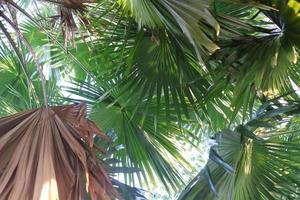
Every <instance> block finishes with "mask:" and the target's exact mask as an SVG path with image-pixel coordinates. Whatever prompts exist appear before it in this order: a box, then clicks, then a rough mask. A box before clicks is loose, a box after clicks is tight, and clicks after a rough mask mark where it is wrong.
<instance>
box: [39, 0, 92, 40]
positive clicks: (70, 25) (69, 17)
mask: <svg viewBox="0 0 300 200" xmlns="http://www.w3.org/2000/svg"><path fill="white" fill-rule="evenodd" d="M44 1H47V2H51V3H55V4H57V5H58V15H57V16H54V17H53V19H54V22H55V23H56V20H58V19H59V21H60V26H61V31H62V35H63V37H64V41H65V46H67V43H68V42H70V43H71V44H73V45H74V46H75V39H74V36H75V33H76V32H79V34H80V35H81V37H82V38H83V39H84V36H83V35H82V34H81V32H80V30H79V28H78V27H77V24H76V21H75V16H76V17H77V19H78V20H79V21H80V23H81V24H82V25H83V26H84V27H85V28H86V29H88V26H89V24H90V22H89V20H88V19H87V18H86V17H85V16H84V14H85V11H86V4H87V3H93V2H94V1H93V0H59V1H52V0H44Z"/></svg>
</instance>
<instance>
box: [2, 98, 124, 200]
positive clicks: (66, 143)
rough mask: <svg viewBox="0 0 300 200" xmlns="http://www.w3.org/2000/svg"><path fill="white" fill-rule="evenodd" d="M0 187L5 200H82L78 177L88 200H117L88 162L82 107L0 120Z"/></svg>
mask: <svg viewBox="0 0 300 200" xmlns="http://www.w3.org/2000/svg"><path fill="white" fill-rule="evenodd" d="M0 126H1V128H0V130H1V138H0V143H1V150H0V157H1V163H0V166H1V176H0V179H1V184H0V194H1V197H2V198H5V199H82V198H83V194H84V193H83V190H84V187H83V177H84V176H85V177H86V181H87V188H88V192H89V194H90V197H91V199H98V198H101V199H110V198H109V196H110V195H114V196H116V197H119V196H118V194H117V193H116V191H115V189H114V188H113V186H112V185H111V182H110V180H109V178H108V176H107V174H106V172H105V171H104V169H103V168H102V167H101V165H100V164H99V162H98V161H97V160H96V159H94V156H93V153H89V152H93V151H92V149H93V134H94V133H96V134H98V135H99V136H100V137H101V138H104V139H108V137H107V136H106V135H105V134H103V133H102V132H101V131H100V130H99V129H98V128H97V127H96V126H95V124H94V123H92V122H91V121H88V120H87V119H85V107H84V105H83V104H78V105H70V106H59V107H49V108H48V109H47V108H40V109H35V110H31V111H26V112H22V113H18V114H15V115H12V116H9V117H5V118H1V119H0Z"/></svg>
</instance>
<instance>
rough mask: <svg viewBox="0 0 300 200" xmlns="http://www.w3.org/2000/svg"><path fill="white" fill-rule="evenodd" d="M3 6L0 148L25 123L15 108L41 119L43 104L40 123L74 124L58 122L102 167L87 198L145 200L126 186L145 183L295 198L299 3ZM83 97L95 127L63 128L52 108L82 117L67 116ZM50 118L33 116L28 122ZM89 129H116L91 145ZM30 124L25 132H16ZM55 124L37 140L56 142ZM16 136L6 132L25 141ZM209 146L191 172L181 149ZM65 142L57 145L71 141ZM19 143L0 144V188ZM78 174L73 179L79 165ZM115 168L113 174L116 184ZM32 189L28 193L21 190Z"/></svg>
mask: <svg viewBox="0 0 300 200" xmlns="http://www.w3.org/2000/svg"><path fill="white" fill-rule="evenodd" d="M0 4H1V8H0V39H1V47H0V65H1V68H0V81H1V82H2V83H3V86H2V87H1V88H0V94H1V97H0V105H1V106H0V115H1V116H7V115H12V116H11V117H6V118H3V119H0V128H1V127H5V126H6V125H5V124H6V123H7V121H8V122H11V119H16V120H12V121H13V122H11V123H12V124H11V125H10V126H9V127H10V128H3V130H2V129H1V130H0V135H1V137H0V144H1V143H2V142H5V137H6V135H8V134H9V133H10V132H9V130H11V128H12V127H14V126H18V124H19V125H20V123H23V122H24V120H25V121H26V119H27V118H28V115H29V114H28V115H27V114H24V113H23V112H22V111H25V110H30V111H28V112H29V113H43V111H40V110H43V107H46V108H48V107H49V108H50V110H52V111H49V113H56V115H59V117H60V120H58V119H53V121H51V120H50V122H47V123H50V124H51V123H58V121H63V122H66V123H70V124H73V125H70V126H69V125H68V126H67V127H66V128H67V129H68V134H69V135H72V137H74V138H75V139H76V141H77V142H78V144H79V146H81V147H82V150H83V151H85V153H83V154H84V155H87V156H89V157H93V158H95V159H94V160H93V159H86V160H85V161H86V162H88V163H91V162H92V160H93V161H95V160H97V162H99V165H98V164H97V165H88V166H90V168H89V170H87V171H89V172H91V171H93V170H91V169H92V168H93V167H92V166H97V167H95V168H93V169H95V170H94V171H93V172H91V174H92V175H97V176H95V177H98V179H97V178H95V180H100V179H101V177H102V178H103V180H106V181H104V182H101V181H100V182H99V181H98V182H97V181H95V182H94V187H93V186H91V187H93V188H91V187H90V188H89V190H88V192H89V193H90V197H91V198H94V199H96V198H100V199H106V198H111V197H112V196H114V197H115V198H122V197H120V195H121V196H123V198H124V199H135V198H139V197H141V198H145V197H143V195H141V194H140V192H141V191H140V190H138V189H137V188H135V187H145V189H146V190H149V191H150V192H151V188H152V187H154V186H156V185H163V186H164V190H166V191H167V192H169V194H170V196H171V194H174V193H179V191H182V193H181V194H180V195H178V199H205V200H206V199H215V198H217V197H218V198H220V199H236V200H238V199H297V198H299V194H298V193H299V192H298V187H299V184H300V183H299V181H298V178H297V177H298V176H299V173H298V167H299V163H300V160H299V159H298V157H299V156H298V152H297V151H298V142H299V141H298V136H299V135H298V131H299V130H298V129H297V125H298V122H299V119H298V114H299V105H298V104H299V94H298V93H299V92H298V91H297V90H298V86H299V84H300V75H299V74H300V71H299V67H300V64H299V59H298V57H299V50H300V3H299V1H297V0H246V1H242V0H241V1H239V0H185V1H180V0H138V1H137V0H118V1H112V0H95V1H92V0H87V1H80V0H57V1H53V0H44V1H34V0H20V1H13V0H2V1H0ZM82 101H84V102H85V103H86V104H87V110H86V114H87V116H88V118H89V119H90V120H93V121H94V122H91V121H89V120H87V121H88V122H89V124H90V125H85V126H82V127H81V128H79V129H78V127H77V126H76V124H77V123H78V122H77V121H74V120H75V119H73V118H72V120H73V121H72V123H71V122H69V121H68V120H69V118H67V117H66V116H65V115H63V114H57V113H61V111H60V110H59V109H60V108H62V110H64V109H65V108H64V106H63V107H61V106H62V105H65V104H73V107H75V108H76V109H77V111H76V112H75V111H72V112H71V111H70V112H71V113H73V114H74V113H77V114H76V115H78V116H81V117H82V118H83V119H84V120H86V119H85V117H84V116H83V115H82V113H81V114H80V111H78V105H82V104H81V103H80V102H82ZM40 107H42V108H40ZM66 107H67V108H69V107H68V106H66ZM71 107H72V106H71ZM57 108H59V109H57ZM75 108H74V109H75ZM76 109H75V110H76ZM79 110H80V109H79ZM83 110H84V109H83ZM16 113H18V114H16ZM25 113H26V112H25ZM13 114H16V115H13ZM50 116H52V115H51V114H50ZM34 119H35V118H34ZM1 120H3V122H1ZM47 120H48V119H47ZM47 120H46V119H45V118H44V117H43V114H36V122H39V121H40V123H41V124H44V123H45V124H47V123H46V122H45V121H47ZM22 121H23V122H22ZM24 123H25V122H24ZM94 123H96V124H97V125H98V126H99V127H101V130H102V131H103V132H105V133H107V134H108V135H110V136H112V135H111V134H109V133H112V132H113V133H114V134H113V135H115V136H113V138H114V139H112V140H111V142H108V143H107V142H105V141H104V140H105V139H108V138H107V136H105V134H103V133H101V134H100V135H98V136H95V135H94V134H95V133H96V132H97V131H96V130H98V128H95V127H96V126H93V129H91V130H92V131H91V130H90V129H89V127H91V126H92V125H91V124H94ZM34 124H35V123H34ZM32 126H33V125H32V123H31V124H30V123H29V122H28V123H25V125H24V127H25V128H24V130H23V129H22V130H23V132H24V133H25V132H26V133H27V132H28V131H26V130H31V128H30V127H32ZM44 126H46V125H44ZM47 126H48V125H47ZM72 126H74V127H77V129H76V131H74V129H72ZM79 127H80V125H79ZM32 129H34V128H32ZM62 129H63V127H60V128H59V129H58V130H57V131H53V130H54V128H52V129H49V130H48V132H53V133H54V132H55V133H56V134H58V133H59V134H62V132H63V131H61V130H62ZM20 132H21V133H22V131H21V130H19V131H15V134H16V136H15V137H17V138H18V137H20V139H19V141H23V140H24V141H25V139H26V138H27V137H26V138H25V136H22V138H21V136H18V133H20ZM216 132H220V133H218V134H215V133H216ZM83 133H84V134H83ZM86 133H89V134H91V135H87V134H86ZM25 135H26V134H25ZM100 136H102V139H101V137H100ZM210 137H213V138H215V139H216V142H217V145H215V146H212V147H211V150H210V154H209V160H208V162H207V164H206V166H205V167H204V168H203V169H202V170H201V171H200V170H199V169H196V168H195V167H194V166H193V164H192V163H191V161H190V160H188V158H187V156H186V155H185V154H186V152H184V151H183V148H184V145H192V146H193V148H195V149H197V146H199V144H200V143H201V141H203V140H208V139H209V138H210ZM62 140H63V141H64V145H63V146H65V147H64V148H66V149H68V147H67V146H68V145H69V144H70V143H71V139H70V138H69V139H68V140H67V139H66V138H64V139H62ZM108 140H109V139H108ZM72 141H73V140H72ZM25 143H26V142H23V143H14V145H11V147H9V146H10V145H8V143H5V144H6V146H5V148H4V149H3V150H1V149H0V160H4V161H3V164H1V162H0V169H1V171H4V172H5V173H3V175H2V174H1V175H0V179H1V180H2V179H3V180H4V179H5V177H6V179H7V180H9V177H10V178H12V176H10V175H7V169H8V168H7V163H8V161H10V162H12V161H15V162H17V158H16V159H14V157H12V158H7V155H8V154H5V152H6V151H8V150H7V148H8V149H9V148H11V149H13V150H14V151H15V150H16V149H18V147H20V146H21V145H25ZM16 144H19V145H16ZM26 144H27V146H28V144H29V143H28V142H27V143H26ZM30 144H31V143H30ZM92 144H95V145H96V146H98V147H99V148H98V147H97V149H95V148H94V146H93V145H92ZM100 147H102V148H100ZM78 148H80V147H78ZM104 149H106V154H105V153H104ZM198 150H199V149H198ZM199 151H200V150H199ZM67 152H68V153H67V154H61V156H62V155H64V156H65V157H66V156H69V158H68V160H69V161H70V160H76V159H77V161H78V163H80V164H78V165H77V164H74V163H73V162H70V163H69V164H70V166H71V167H73V168H75V167H77V168H78V166H80V168H82V169H84V166H85V165H86V164H85V161H83V160H81V159H80V156H75V157H74V155H73V154H74V152H77V151H75V150H74V149H68V151H67ZM55 155H56V154H55ZM59 155H60V154H59ZM75 155H79V154H76V153H75ZM80 155H81V154H80ZM54 157H55V156H54ZM35 160H36V161H34V162H37V163H38V162H40V161H41V160H40V159H39V158H38V157H36V158H35ZM21 161H22V160H21V159H20V160H18V163H19V164H18V165H17V166H20V165H21V164H20V163H21ZM79 161H80V162H79ZM22 162H25V161H22ZM53 163H55V161H53ZM92 163H93V162H92ZM26 166H27V167H28V169H30V167H29V164H28V165H25V168H24V170H26ZM56 169H57V168H56ZM61 169H65V170H66V171H67V168H66V167H65V168H63V167H62V168H61ZM182 170H183V171H184V172H185V173H186V174H188V175H186V176H188V177H189V178H188V179H191V178H192V177H193V176H194V175H195V171H200V172H199V173H198V174H197V175H196V177H195V178H194V179H192V180H191V182H190V183H189V184H187V182H186V176H184V177H183V176H182V174H180V171H182ZM79 171H80V172H81V173H79V174H77V175H78V176H80V177H83V176H84V173H83V172H84V170H79ZM116 172H118V173H121V177H122V178H120V175H119V180H117V177H116ZM1 173H2V172H1ZM74 173H75V172H74ZM100 174H101V176H100ZM47 178H49V177H46V178H45V179H47ZM6 179H5V180H6ZM12 179H13V180H15V179H16V178H15V177H13V178H12ZM28 180H29V179H28ZM30 180H31V182H34V181H33V180H34V179H30ZM57 183H58V184H59V185H60V186H61V187H63V185H64V183H63V182H59V181H58V182H57ZM83 183H84V180H81V183H80V184H79V183H78V184H79V185H82V184H83ZM98 183H99V184H98ZM100 183H101V184H100ZM97 184H98V185H97ZM112 185H114V186H113V187H112ZM100 186H101V187H100ZM11 187H17V185H16V184H15V185H12V184H11V183H10V184H9V182H3V181H2V182H1V184H0V194H1V192H3V194H4V193H5V194H6V195H10V194H11V195H17V194H15V193H14V190H10V188H11ZM18 187H19V186H18ZM65 188H67V187H65ZM78 188H82V187H78ZM115 188H117V189H118V192H119V194H120V195H119V194H118V193H117V192H116V191H115ZM183 188H184V189H183ZM35 189H36V190H34V191H31V190H30V188H29V189H28V191H29V192H28V195H31V193H32V194H34V193H35V192H37V191H38V190H39V188H35ZM66 190H67V189H66ZM82 190H83V189H82ZM78 191H79V190H78ZM97 191H98V192H97ZM100 191H101V192H100ZM77 194H79V193H77ZM72 195H75V194H74V193H72ZM80 195H81V196H82V195H84V193H80ZM80 195H79V196H78V195H77V196H76V195H75V196H76V197H74V198H81V196H80ZM101 195H102V196H101ZM126 195H127V196H126ZM33 196H34V195H33ZM33 196H32V197H33ZM87 196H88V195H87ZM59 197H60V198H62V197H64V196H61V194H60V196H59ZM7 198H8V197H7ZM28 198H30V197H28ZM87 198H88V197H87ZM170 198H171V197H170Z"/></svg>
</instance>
